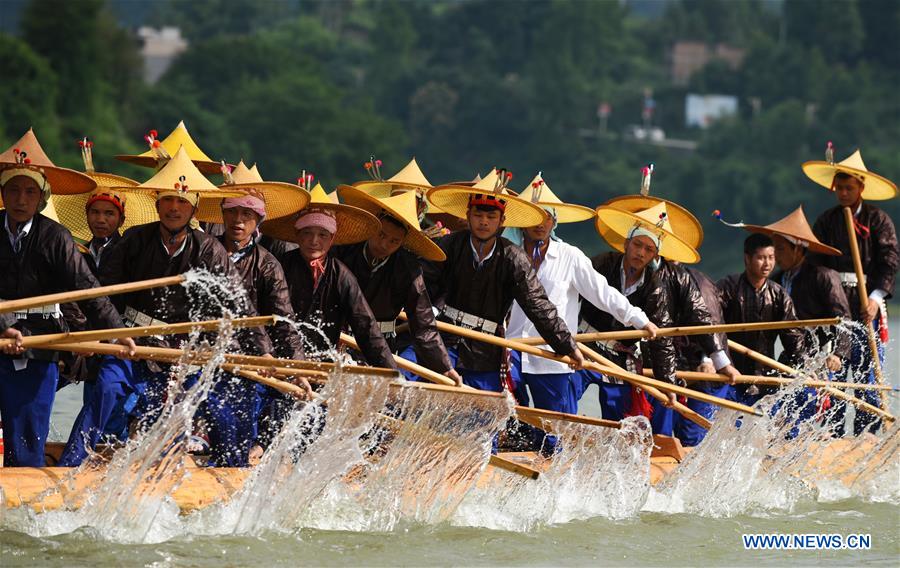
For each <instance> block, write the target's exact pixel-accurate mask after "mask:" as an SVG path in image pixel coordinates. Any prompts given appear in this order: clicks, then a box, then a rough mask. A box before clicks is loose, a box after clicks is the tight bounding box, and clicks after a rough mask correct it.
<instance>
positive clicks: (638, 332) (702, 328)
mask: <svg viewBox="0 0 900 568" xmlns="http://www.w3.org/2000/svg"><path fill="white" fill-rule="evenodd" d="M840 321H841V318H822V319H809V320H792V321H765V322H754V323H723V324H717V325H689V326H679V327H662V328H659V330H658V331H657V332H656V336H657V337H676V336H685V335H707V334H712V333H736V332H739V331H764V330H772V329H790V328H795V327H818V326H825V325H837V324H839V323H840ZM572 337H573V338H574V339H575V341H580V342H582V343H592V342H595V341H622V340H625V339H644V338H647V337H650V332H649V331H644V330H643V329H626V330H622V331H601V332H595V333H578V334H576V335H573V336H572ZM512 341H516V342H517V343H524V344H526V345H546V343H547V342H546V341H545V340H544V339H543V338H542V337H524V338H519V339H513V340H512Z"/></svg>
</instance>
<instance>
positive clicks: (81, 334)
mask: <svg viewBox="0 0 900 568" xmlns="http://www.w3.org/2000/svg"><path fill="white" fill-rule="evenodd" d="M274 322H275V318H274V317H273V316H254V317H250V318H235V319H233V320H231V322H230V325H231V326H232V327H235V328H240V327H261V326H267V325H272V324H273V323H274ZM221 325H222V320H220V319H217V320H207V321H189V322H183V323H168V324H165V325H148V326H144V327H117V328H113V329H95V330H90V331H74V332H68V331H66V332H63V333H48V334H45V335H29V336H26V337H23V338H22V346H23V347H28V348H31V347H44V348H47V349H53V346H54V344H56V343H80V342H84V341H100V340H110V339H122V338H124V337H149V336H153V335H181V334H184V333H190V332H192V331H194V330H200V331H213V330H216V329H219V327H220V326H221ZM10 344H12V340H11V339H0V346H4V345H10Z"/></svg>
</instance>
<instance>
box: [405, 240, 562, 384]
mask: <svg viewBox="0 0 900 568" xmlns="http://www.w3.org/2000/svg"><path fill="white" fill-rule="evenodd" d="M470 235H471V233H470V232H469V231H468V230H463V231H459V232H456V233H452V234H449V235H447V236H444V237H441V238H440V239H438V240H437V241H436V242H437V244H438V246H440V247H441V249H443V251H444V253H446V255H447V260H446V261H445V262H423V272H424V274H425V285H426V286H427V288H428V293H429V295H430V296H431V299H432V302H433V303H434V305H435V306H438V307H441V308H443V307H444V306H450V307H453V308H456V309H457V310H461V311H463V312H466V313H468V314H471V315H473V316H477V317H481V318H484V319H486V320H490V321H492V322H494V323H496V324H498V326H499V327H498V329H497V332H498V335H502V333H503V329H502V326H503V322H504V321H505V319H506V316H507V315H508V314H509V310H510V308H511V307H512V303H513V300H515V301H516V302H518V303H519V306H521V307H522V311H523V312H525V315H526V316H527V317H528V319H530V320H531V321H532V323H534V325H535V327H536V328H537V330H538V333H540V334H541V337H543V338H544V340H546V341H547V344H548V345H549V346H550V347H551V348H552V349H553V350H554V351H555V352H556V353H559V354H560V355H568V354H569V353H571V352H572V351H574V350H575V342H574V340H573V339H572V334H571V333H569V329H568V328H567V327H566V324H565V322H564V321H563V320H562V319H561V318H560V317H559V316H558V315H557V313H556V307H555V306H554V305H553V304H552V303H550V300H548V299H547V294H546V292H545V291H544V287H543V286H541V283H540V281H539V280H538V278H537V273H536V272H535V271H534V269H533V268H532V266H531V262H530V260H529V259H528V255H526V254H525V251H524V250H522V249H521V248H519V247H517V246H516V245H514V244H512V243H511V242H510V241H508V240H507V239H504V238H502V237H498V238H497V241H496V243H497V244H496V248H495V249H494V253H493V256H491V258H489V259H487V260H486V261H485V262H484V264H483V265H482V266H481V268H476V267H475V257H474V253H473V251H472V246H471V244H470V238H471V237H470ZM438 319H439V320H442V321H449V319H448V318H447V317H446V316H443V315H440V316H438ZM443 337H444V343H445V344H446V345H447V346H448V347H451V346H456V347H457V349H458V357H459V359H458V362H457V367H458V368H461V369H466V370H469V371H477V372H481V371H497V370H499V369H500V364H501V362H502V361H501V359H502V356H503V350H502V349H501V348H499V347H494V346H492V345H488V344H486V343H483V342H480V341H471V340H467V339H460V338H459V337H458V336H456V335H447V334H444V335H443Z"/></svg>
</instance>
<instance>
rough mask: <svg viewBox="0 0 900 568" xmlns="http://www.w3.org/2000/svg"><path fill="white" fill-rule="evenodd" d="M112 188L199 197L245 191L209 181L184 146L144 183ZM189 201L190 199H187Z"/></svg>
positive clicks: (234, 194)
mask: <svg viewBox="0 0 900 568" xmlns="http://www.w3.org/2000/svg"><path fill="white" fill-rule="evenodd" d="M113 189H126V190H132V191H138V192H143V193H150V194H152V195H153V196H154V197H156V196H158V194H160V193H173V192H174V193H180V194H196V195H197V196H199V197H207V198H218V199H222V198H225V197H240V196H241V195H244V194H245V193H246V192H243V191H229V190H224V189H221V188H218V187H216V186H215V185H214V184H213V183H212V182H211V181H209V180H208V179H206V177H205V176H204V175H203V174H202V173H200V170H198V169H197V166H195V165H194V163H193V162H192V161H191V159H190V157H189V156H188V153H187V150H186V149H185V148H184V147H181V148H179V149H178V151H177V152H176V153H175V155H174V156H172V159H171V160H169V161H168V162H166V165H164V166H163V167H162V169H161V170H159V171H158V172H156V174H155V175H154V176H153V177H152V178H150V179H148V180H147V181H145V182H144V183H142V184H140V185H138V186H135V187H133V188H131V187H127V186H125V187H121V186H120V187H114V188H113ZM189 201H190V199H189Z"/></svg>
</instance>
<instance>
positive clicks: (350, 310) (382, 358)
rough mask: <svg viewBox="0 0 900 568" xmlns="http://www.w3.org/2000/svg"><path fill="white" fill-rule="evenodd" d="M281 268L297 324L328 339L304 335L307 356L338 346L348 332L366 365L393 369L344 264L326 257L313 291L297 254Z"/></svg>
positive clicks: (375, 322) (369, 311) (287, 258)
mask: <svg viewBox="0 0 900 568" xmlns="http://www.w3.org/2000/svg"><path fill="white" fill-rule="evenodd" d="M282 265H283V267H284V274H285V278H286V279H287V283H288V288H289V289H290V294H291V305H292V306H293V308H294V313H295V314H296V317H297V320H298V321H302V322H306V323H309V324H312V325H314V326H315V327H317V328H319V329H320V330H321V332H322V333H323V334H324V335H325V338H327V343H326V341H324V340H323V339H325V338H323V337H321V335H319V334H318V333H316V332H310V333H306V334H304V335H303V340H304V347H305V348H306V352H307V353H309V354H310V356H315V354H316V353H317V352H321V351H325V350H327V349H330V348H332V347H334V346H335V345H337V344H338V341H339V340H340V334H341V332H342V331H344V330H345V329H347V328H349V329H350V331H351V332H353V335H354V337H355V338H356V342H357V343H358V344H359V348H360V350H361V351H362V354H363V357H365V359H366V362H367V363H368V364H369V365H372V366H375V367H388V368H392V369H393V368H395V365H394V357H393V355H392V354H391V349H390V347H388V344H387V341H385V340H384V336H383V335H382V334H381V328H380V327H379V326H378V320H376V319H375V315H374V314H373V313H372V309H371V308H370V307H369V304H368V302H366V297H365V296H364V295H363V293H362V290H360V288H359V284H358V283H357V282H356V277H355V276H353V273H352V272H351V271H350V269H349V268H347V267H346V266H344V263H342V262H341V261H339V260H337V259H335V258H331V256H329V257H328V258H327V259H326V261H325V273H324V274H323V275H322V276H321V277H320V279H319V285H318V286H316V287H315V289H313V277H312V271H311V270H310V269H309V263H308V262H307V261H306V260H305V259H304V258H303V256H302V255H301V254H300V251H299V250H292V251H291V252H289V253H287V254H285V255H284V260H283V262H282Z"/></svg>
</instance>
